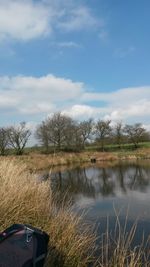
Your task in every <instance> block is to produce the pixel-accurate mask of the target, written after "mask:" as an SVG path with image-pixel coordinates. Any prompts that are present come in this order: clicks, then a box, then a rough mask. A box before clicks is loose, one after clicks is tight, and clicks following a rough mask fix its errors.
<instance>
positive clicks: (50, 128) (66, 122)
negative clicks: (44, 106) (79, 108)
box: [36, 112, 77, 150]
mask: <svg viewBox="0 0 150 267" xmlns="http://www.w3.org/2000/svg"><path fill="white" fill-rule="evenodd" d="M76 130H77V129H76V123H75V122H74V121H73V120H72V119H71V118H70V117H69V116H66V115H64V114H61V113H60V112H58V113H54V114H53V116H51V117H49V118H48V119H46V120H45V121H44V122H42V124H41V125H39V126H38V128H37V131H36V137H37V138H38V139H39V140H40V142H41V143H42V144H43V145H44V147H45V148H46V149H49V147H50V146H54V148H57V149H58V150H61V149H62V148H66V147H68V148H69V147H71V146H73V145H74V142H75V135H76Z"/></svg>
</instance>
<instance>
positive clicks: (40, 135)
mask: <svg viewBox="0 0 150 267" xmlns="http://www.w3.org/2000/svg"><path fill="white" fill-rule="evenodd" d="M35 138H37V139H38V140H39V141H40V143H41V145H42V146H43V147H44V149H45V152H46V153H48V151H49V138H48V128H47V125H46V122H45V121H43V122H42V123H41V124H40V125H39V126H38V127H37V129H36V132H35Z"/></svg>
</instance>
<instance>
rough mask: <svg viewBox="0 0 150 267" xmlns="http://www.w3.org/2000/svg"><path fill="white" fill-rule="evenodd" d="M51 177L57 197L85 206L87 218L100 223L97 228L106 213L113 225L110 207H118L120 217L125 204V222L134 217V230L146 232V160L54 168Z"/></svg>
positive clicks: (149, 165)
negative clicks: (64, 168) (136, 223)
mask: <svg viewBox="0 0 150 267" xmlns="http://www.w3.org/2000/svg"><path fill="white" fill-rule="evenodd" d="M51 181H52V188H53V190H54V192H57V194H58V196H59V200H60V201H61V200H62V199H63V200H64V199H65V201H66V204H67V201H68V200H69V201H70V199H71V203H72V206H73V208H74V210H79V209H84V210H85V209H87V210H88V213H87V218H88V220H89V221H90V222H98V223H100V229H101V231H103V230H104V227H105V226H106V217H107V216H109V222H110V225H111V224H112V225H113V222H114V220H115V219H114V218H115V213H114V207H115V209H116V210H120V211H121V213H120V216H121V220H124V218H125V217H126V214H127V209H128V207H129V212H128V221H129V223H132V222H134V221H135V220H136V219H138V221H139V223H138V224H139V226H138V227H139V229H138V233H141V235H142V231H144V232H145V233H146V235H148V234H150V226H149V225H150V224H149V223H150V204H149V203H150V161H145V162H143V163H142V162H139V163H138V162H136V163H135V162H134V163H130V164H129V163H122V164H121V163H120V164H118V165H116V166H112V167H107V168H106V167H105V168H103V167H99V166H98V165H96V164H94V165H90V166H87V167H81V168H79V167H76V168H72V169H69V170H65V171H57V172H55V171H54V172H53V173H52V175H51ZM66 192H67V194H66ZM64 196H65V198H64ZM140 231H141V232H140Z"/></svg>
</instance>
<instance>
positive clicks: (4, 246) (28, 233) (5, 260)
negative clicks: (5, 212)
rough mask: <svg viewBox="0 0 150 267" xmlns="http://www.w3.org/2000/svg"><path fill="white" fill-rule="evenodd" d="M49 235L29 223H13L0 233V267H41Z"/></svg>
mask: <svg viewBox="0 0 150 267" xmlns="http://www.w3.org/2000/svg"><path fill="white" fill-rule="evenodd" d="M48 241H49V236H48V235H47V233H45V232H43V231H41V230H39V229H37V228H34V227H32V226H30V225H24V224H14V225H12V226H10V227H9V228H7V229H6V230H5V231H4V232H3V233H1V234H0V267H43V266H44V262H45V259H46V255H47V247H48Z"/></svg>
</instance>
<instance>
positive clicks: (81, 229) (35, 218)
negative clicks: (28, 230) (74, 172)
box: [0, 159, 150, 267]
mask: <svg viewBox="0 0 150 267" xmlns="http://www.w3.org/2000/svg"><path fill="white" fill-rule="evenodd" d="M0 183H1V187H0V218H1V219H0V231H2V230H3V229H5V228H6V227H8V226H9V225H11V224H12V223H16V222H18V223H28V224H32V225H34V226H35V227H39V228H41V229H43V230H45V231H46V232H47V233H48V234H49V236H50V243H49V253H48V258H47V262H46V267H56V266H57V267H86V266H89V265H88V264H89V263H93V265H92V266H94V267H108V266H109V267H116V266H117V267H125V266H129V267H137V266H138V267H142V266H143V262H144V266H145V267H148V266H150V264H149V262H148V259H147V256H146V250H145V249H144V246H143V244H144V243H143V244H141V245H140V246H138V247H134V248H132V241H133V238H134V234H135V232H136V224H135V225H133V226H132V228H131V230H130V232H126V222H125V226H124V227H123V228H122V226H121V224H120V222H119V218H118V216H117V220H116V227H115V235H114V236H113V237H112V236H111V235H110V233H109V228H107V231H106V233H104V234H103V235H102V237H101V238H100V242H99V246H98V247H97V248H96V247H95V240H96V239H95V235H94V234H91V231H89V227H88V225H87V224H86V225H85V223H83V221H82V218H81V217H79V216H78V215H74V214H73V213H72V211H71V210H70V209H69V208H66V209H65V208H64V207H63V205H61V206H59V207H58V205H57V202H56V200H54V195H53V193H52V191H51V188H50V181H48V182H42V183H38V182H37V181H36V177H35V176H34V175H31V174H30V173H29V172H28V171H27V168H26V165H23V164H18V163H17V164H16V163H15V162H14V161H13V160H12V161H10V159H5V160H4V159H3V160H1V162H0ZM52 248H53V249H52ZM94 255H95V256H94Z"/></svg>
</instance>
